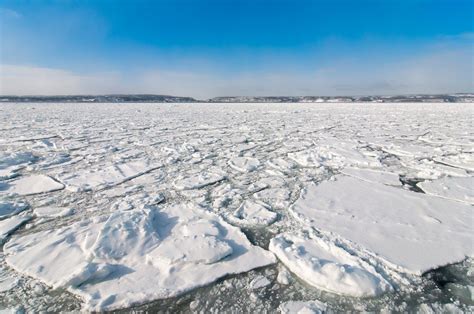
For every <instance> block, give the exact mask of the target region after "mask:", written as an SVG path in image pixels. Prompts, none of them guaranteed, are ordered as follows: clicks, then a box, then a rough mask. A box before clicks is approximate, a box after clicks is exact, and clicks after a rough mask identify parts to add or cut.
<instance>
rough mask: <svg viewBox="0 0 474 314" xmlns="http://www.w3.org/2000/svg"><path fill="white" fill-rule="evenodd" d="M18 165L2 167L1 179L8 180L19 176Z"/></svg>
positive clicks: (0, 171)
mask: <svg viewBox="0 0 474 314" xmlns="http://www.w3.org/2000/svg"><path fill="white" fill-rule="evenodd" d="M18 170H19V168H18V166H10V167H7V168H4V169H0V180H8V179H12V178H15V177H17V176H18V175H19V174H18V173H17V171H18Z"/></svg>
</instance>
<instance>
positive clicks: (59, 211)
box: [33, 206, 74, 217]
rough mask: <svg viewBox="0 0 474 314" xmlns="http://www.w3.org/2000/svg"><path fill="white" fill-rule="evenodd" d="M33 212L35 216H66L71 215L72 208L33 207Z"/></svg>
mask: <svg viewBox="0 0 474 314" xmlns="http://www.w3.org/2000/svg"><path fill="white" fill-rule="evenodd" d="M33 213H34V214H35V216H36V217H66V216H70V215H72V214H73V213H74V210H73V209H72V208H69V207H52V206H44V207H37V208H35V209H34V210H33Z"/></svg>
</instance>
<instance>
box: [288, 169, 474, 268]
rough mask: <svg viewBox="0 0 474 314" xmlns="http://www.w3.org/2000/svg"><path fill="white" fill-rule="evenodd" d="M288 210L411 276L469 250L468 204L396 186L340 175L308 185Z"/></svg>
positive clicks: (473, 234)
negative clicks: (333, 178)
mask: <svg viewBox="0 0 474 314" xmlns="http://www.w3.org/2000/svg"><path fill="white" fill-rule="evenodd" d="M290 211H291V212H292V213H294V215H295V216H296V217H298V218H299V219H301V220H302V221H304V222H305V223H307V224H308V225H309V226H313V227H316V228H318V229H319V230H323V231H330V232H334V233H336V234H338V235H340V236H342V237H344V238H345V239H347V240H350V241H351V242H353V243H355V244H357V245H360V246H362V247H363V248H366V249H368V250H369V251H371V252H373V253H374V254H375V255H376V256H377V257H379V258H381V259H382V260H384V261H387V262H388V263H389V264H391V265H393V266H394V267H395V268H397V269H400V270H403V271H406V272H409V273H413V274H422V273H424V272H425V271H428V270H430V269H433V268H436V267H439V266H443V265H446V264H450V263H454V262H459V261H462V260H463V259H465V258H466V257H468V256H472V254H473V253H474V251H473V246H472V243H473V242H472V240H473V238H474V228H473V227H474V226H473V220H472V217H473V216H472V215H473V214H472V207H471V206H469V205H467V204H462V203H459V202H455V201H451V200H445V199H442V198H438V197H434V196H428V195H424V194H420V193H415V192H411V191H406V190H403V189H401V188H396V187H390V186H386V185H383V184H378V183H371V182H366V181H362V180H359V179H356V178H352V177H348V176H344V175H340V176H337V177H336V179H335V180H334V181H325V182H322V183H320V184H319V185H309V186H307V187H306V188H305V190H304V191H303V193H302V195H301V197H300V199H298V201H296V202H295V203H294V204H293V205H292V207H291V209H290Z"/></svg>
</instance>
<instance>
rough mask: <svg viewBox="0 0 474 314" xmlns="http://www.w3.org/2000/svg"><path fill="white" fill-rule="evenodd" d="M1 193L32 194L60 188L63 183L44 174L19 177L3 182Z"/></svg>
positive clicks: (62, 186)
mask: <svg viewBox="0 0 474 314" xmlns="http://www.w3.org/2000/svg"><path fill="white" fill-rule="evenodd" d="M5 185H6V187H5V188H4V191H3V193H13V194H18V195H22V196H24V195H33V194H40V193H46V192H52V191H57V190H61V189H63V188H64V185H62V184H61V183H59V182H57V181H55V180H53V179H52V178H50V177H48V176H45V175H31V176H27V177H21V178H19V179H17V180H13V181H10V182H9V183H6V184H5Z"/></svg>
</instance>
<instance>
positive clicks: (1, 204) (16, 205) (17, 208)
mask: <svg viewBox="0 0 474 314" xmlns="http://www.w3.org/2000/svg"><path fill="white" fill-rule="evenodd" d="M27 208H28V204H27V203H24V202H21V201H4V200H0V219H1V218H7V217H10V216H13V215H16V214H18V213H19V212H22V211H24V210H25V209H27Z"/></svg>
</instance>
